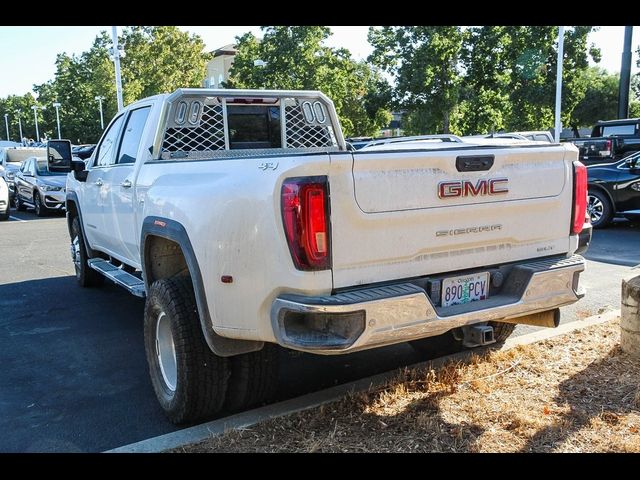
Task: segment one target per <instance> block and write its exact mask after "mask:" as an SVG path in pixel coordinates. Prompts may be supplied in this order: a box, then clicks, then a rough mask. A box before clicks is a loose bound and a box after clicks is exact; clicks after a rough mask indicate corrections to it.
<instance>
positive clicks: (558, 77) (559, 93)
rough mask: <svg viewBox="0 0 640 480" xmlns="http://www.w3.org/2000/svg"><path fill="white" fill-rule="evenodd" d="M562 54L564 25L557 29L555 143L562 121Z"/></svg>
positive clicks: (558, 140) (557, 140) (558, 137)
mask: <svg viewBox="0 0 640 480" xmlns="http://www.w3.org/2000/svg"><path fill="white" fill-rule="evenodd" d="M563 54H564V26H561V27H560V28H559V29H558V68H557V72H556V122H555V128H554V130H555V135H554V136H555V138H554V140H555V141H556V143H558V142H560V129H562V122H561V121H560V101H561V100H562V59H563Z"/></svg>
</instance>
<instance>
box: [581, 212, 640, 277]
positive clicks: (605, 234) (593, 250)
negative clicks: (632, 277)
mask: <svg viewBox="0 0 640 480" xmlns="http://www.w3.org/2000/svg"><path fill="white" fill-rule="evenodd" d="M639 243H640V223H638V222H631V221H627V220H616V221H615V222H613V223H612V224H611V225H609V226H608V227H606V228H603V229H599V230H594V231H593V239H592V240H591V245H590V246H589V250H587V252H586V253H585V254H584V257H585V258H586V259H587V260H594V261H597V262H604V263H611V264H614V265H623V266H627V267H633V266H636V265H639V264H640V248H638V245H639Z"/></svg>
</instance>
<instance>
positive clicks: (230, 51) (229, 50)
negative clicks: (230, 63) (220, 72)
mask: <svg viewBox="0 0 640 480" xmlns="http://www.w3.org/2000/svg"><path fill="white" fill-rule="evenodd" d="M211 53H213V56H214V57H219V56H221V55H235V54H236V53H238V49H237V48H236V46H235V45H234V44H233V43H230V44H228V45H225V46H224V47H220V48H217V49H215V50H214V51H213V52H211Z"/></svg>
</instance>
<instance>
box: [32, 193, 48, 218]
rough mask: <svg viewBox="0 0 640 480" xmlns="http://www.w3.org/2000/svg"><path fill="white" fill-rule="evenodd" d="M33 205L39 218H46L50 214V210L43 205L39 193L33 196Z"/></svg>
mask: <svg viewBox="0 0 640 480" xmlns="http://www.w3.org/2000/svg"><path fill="white" fill-rule="evenodd" d="M33 205H34V207H35V209H36V215H37V216H38V217H44V216H46V215H47V213H48V212H49V209H48V208H47V207H45V206H44V204H43V203H42V199H41V198H40V194H39V193H38V192H34V194H33Z"/></svg>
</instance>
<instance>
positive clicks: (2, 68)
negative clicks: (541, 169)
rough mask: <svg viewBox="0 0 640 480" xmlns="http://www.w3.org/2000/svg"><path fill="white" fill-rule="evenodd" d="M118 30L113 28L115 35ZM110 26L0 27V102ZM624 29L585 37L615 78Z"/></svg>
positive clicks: (359, 34)
mask: <svg viewBox="0 0 640 480" xmlns="http://www.w3.org/2000/svg"><path fill="white" fill-rule="evenodd" d="M122 28H123V27H118V29H119V31H121V30H122ZM179 28H180V29H182V30H186V31H189V32H192V33H196V34H198V35H200V36H201V37H202V39H203V40H204V42H205V45H206V46H207V49H209V50H214V49H216V48H219V47H222V46H223V45H226V44H229V43H233V42H234V39H235V37H236V36H238V35H242V34H243V33H245V32H248V31H251V32H253V33H254V34H255V35H256V36H259V35H260V28H259V27H256V26H235V27H234V26H226V27H198V26H180V27H179ZM330 28H331V31H332V32H333V35H332V36H331V37H330V38H329V40H328V42H327V43H328V45H329V46H332V47H346V48H347V49H349V50H350V51H351V53H352V55H353V56H354V58H356V59H358V60H360V59H364V58H366V57H367V56H368V55H369V53H370V52H371V47H370V46H369V44H368V42H367V31H368V28H369V27H366V26H355V27H354V26H332V27H330ZM101 30H106V31H108V32H109V34H110V33H111V27H110V26H94V27H78V26H75V27H42V26H39V27H28V26H21V27H0V52H2V55H1V56H0V72H2V75H0V97H6V96H7V95H12V94H15V95H23V94H25V93H27V92H29V91H31V89H32V87H33V85H34V84H40V83H44V82H46V81H47V80H50V79H52V78H53V75H54V73H55V60H56V55H57V54H58V53H62V52H66V53H67V54H80V53H82V52H83V51H85V50H88V49H89V48H90V47H91V44H92V43H93V39H94V38H95V37H96V35H98V33H100V31H101ZM623 38H624V27H622V26H603V27H600V30H599V31H597V32H594V33H592V34H591V35H590V38H589V40H590V41H591V42H594V43H595V44H596V46H598V47H600V49H601V50H602V61H601V62H600V64H599V65H600V66H601V67H603V68H605V69H607V70H608V71H609V72H619V71H620V62H621V55H622V42H623ZM632 45H633V46H632V49H633V60H632V70H631V71H632V73H637V72H638V71H639V69H638V67H637V66H636V60H637V54H636V53H635V50H636V49H637V48H638V46H639V45H640V27H638V26H635V27H634V29H633V44H632Z"/></svg>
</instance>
